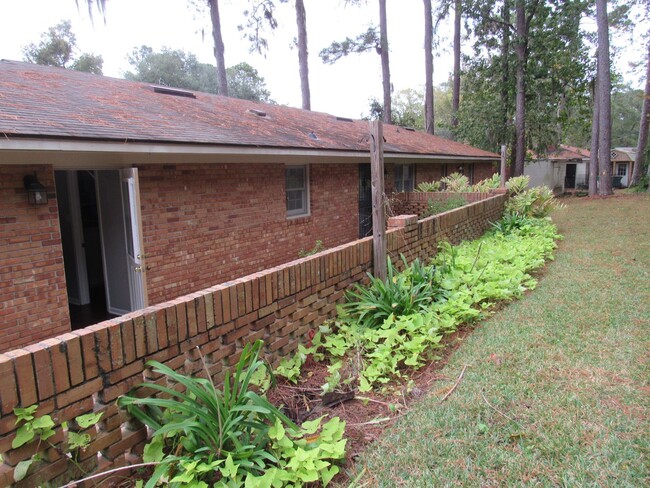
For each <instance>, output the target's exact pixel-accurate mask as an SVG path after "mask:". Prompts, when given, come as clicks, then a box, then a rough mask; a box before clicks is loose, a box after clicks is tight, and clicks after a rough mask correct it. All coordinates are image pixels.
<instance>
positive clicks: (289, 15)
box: [0, 0, 643, 118]
mask: <svg viewBox="0 0 650 488" xmlns="http://www.w3.org/2000/svg"><path fill="white" fill-rule="evenodd" d="M78 1H79V7H80V8H79V9H78V8H77V6H76V4H75V0H22V1H16V0H0V59H14V60H21V59H22V58H23V48H24V47H25V46H26V45H28V44H29V43H31V42H37V41H38V40H39V37H40V35H41V33H42V32H44V31H46V30H47V29H48V28H49V27H51V26H53V25H55V24H57V23H58V22H60V21H61V20H66V19H68V20H70V21H71V22H72V30H73V32H74V33H75V35H76V37H77V45H78V48H79V52H89V53H93V54H101V55H102V56H103V58H104V74H105V75H107V76H115V77H121V76H122V74H123V73H124V71H127V70H129V69H130V66H129V64H128V62H127V60H126V57H127V55H128V54H129V53H131V52H132V51H133V49H134V48H136V47H139V46H141V45H148V46H151V47H152V48H154V50H159V49H160V48H162V47H163V46H166V47H169V48H172V49H183V50H185V51H188V52H191V53H193V54H195V55H196V56H197V57H198V58H199V60H200V61H202V62H205V63H211V64H214V62H215V61H214V56H213V50H212V36H211V27H210V23H209V16H207V15H201V14H200V13H199V12H197V11H196V10H195V9H194V8H193V7H192V6H191V5H190V3H189V2H188V1H187V0H108V2H107V11H106V22H105V23H104V20H103V19H102V18H101V15H99V14H95V18H94V22H91V21H90V18H89V16H88V11H87V8H86V7H85V6H86V0H78ZM219 3H220V8H221V19H222V20H221V22H222V29H223V37H224V43H225V46H226V52H225V57H226V65H227V66H232V65H235V64H237V63H239V62H242V61H246V62H248V63H249V64H251V65H252V66H253V67H255V68H257V70H258V71H259V72H260V74H261V75H262V76H263V77H264V78H265V80H266V84H267V88H268V89H269V90H270V92H271V96H272V98H273V99H274V100H276V101H277V102H278V103H281V104H286V105H291V106H296V107H300V106H301V99H300V81H299V76H298V53H297V50H296V49H292V48H291V46H292V43H293V39H294V38H295V37H296V24H295V13H294V10H293V7H292V2H290V3H288V4H279V2H276V3H277V4H279V5H278V10H277V17H278V19H279V27H278V29H277V30H276V31H275V33H274V34H269V44H270V50H269V52H268V54H267V55H266V57H263V56H260V55H258V54H250V53H249V50H248V47H249V46H248V44H247V42H246V41H244V40H242V37H241V33H240V32H238V30H237V25H239V24H241V23H243V16H242V11H243V10H244V6H245V4H246V2H245V1H244V0H220V2H219ZM434 3H435V2H434ZM387 4H388V7H387V8H388V36H389V42H390V68H391V82H392V84H393V87H394V90H395V91H397V90H401V89H405V88H416V89H418V88H421V86H422V84H423V83H424V49H423V44H424V26H423V20H422V17H423V5H422V2H421V1H420V0H399V1H397V0H388V2H387ZM305 7H306V10H307V31H308V40H309V70H310V72H309V74H310V85H311V95H312V109H313V110H318V111H322V112H328V113H332V114H334V115H339V116H345V117H352V118H359V117H360V116H361V115H362V114H367V112H368V100H369V98H370V97H376V98H378V99H381V98H382V95H381V68H380V61H379V56H378V55H377V54H375V53H366V54H362V55H352V56H349V57H348V58H343V59H342V60H340V61H338V62H337V63H336V64H334V65H324V64H323V63H322V62H321V61H320V59H319V57H318V53H319V51H320V50H321V49H322V48H324V47H326V46H328V45H329V44H330V43H331V42H332V41H333V40H343V39H344V38H345V37H346V36H350V37H354V36H355V35H356V34H358V33H360V32H362V31H364V30H365V29H366V28H367V27H368V26H369V25H370V24H372V23H375V24H377V23H378V18H379V12H378V7H377V2H376V1H374V0H370V1H369V2H368V5H364V6H361V7H344V4H343V1H342V0H306V1H305ZM441 31H442V34H443V36H445V35H447V34H448V33H449V32H448V27H447V26H444V27H443V28H442V29H441ZM204 33H205V35H204ZM628 45H630V43H629V42H628ZM637 47H638V46H637ZM640 47H641V48H642V47H643V46H642V44H640ZM630 49H632V50H635V49H636V48H634V43H632V45H630ZM636 50H637V51H638V49H636ZM641 50H642V49H641ZM434 63H435V75H434V83H435V84H439V83H441V82H444V81H446V80H447V79H448V77H449V73H450V71H451V68H452V56H451V41H450V38H449V36H448V35H447V37H446V38H444V37H443V39H442V42H441V46H440V48H439V49H438V53H437V57H436V59H435V61H434ZM622 69H626V67H625V66H623V67H622Z"/></svg>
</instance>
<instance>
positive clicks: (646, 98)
mask: <svg viewBox="0 0 650 488" xmlns="http://www.w3.org/2000/svg"><path fill="white" fill-rule="evenodd" d="M649 125H650V40H648V60H647V62H646V71H645V92H644V93H643V106H642V108H641V120H640V121H639V139H638V143H637V146H636V161H635V162H634V170H633V171H632V179H631V180H630V186H636V185H638V184H639V180H640V179H641V172H642V171H643V165H644V164H645V149H646V146H647V144H648V126H649ZM648 188H650V185H648ZM648 191H650V190H648Z"/></svg>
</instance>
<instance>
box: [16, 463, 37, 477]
mask: <svg viewBox="0 0 650 488" xmlns="http://www.w3.org/2000/svg"><path fill="white" fill-rule="evenodd" d="M33 462H34V460H33V459H27V460H25V461H20V462H19V463H18V464H16V467H15V468H14V480H15V481H20V480H23V479H25V476H27V471H28V470H29V467H30V466H31V465H32V463H33Z"/></svg>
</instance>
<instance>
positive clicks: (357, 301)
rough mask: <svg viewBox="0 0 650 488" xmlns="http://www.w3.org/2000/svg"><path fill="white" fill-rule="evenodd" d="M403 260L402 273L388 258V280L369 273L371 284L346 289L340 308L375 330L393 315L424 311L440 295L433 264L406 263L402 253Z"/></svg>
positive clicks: (360, 323)
mask: <svg viewBox="0 0 650 488" xmlns="http://www.w3.org/2000/svg"><path fill="white" fill-rule="evenodd" d="M402 259H403V260H404V264H405V270H404V271H402V272H401V273H398V272H397V271H396V270H395V267H394V266H393V263H392V262H391V260H390V258H388V267H387V277H386V280H381V279H379V278H377V277H375V276H373V275H372V274H370V273H368V277H369V278H370V283H369V284H368V285H367V286H360V285H356V286H355V287H354V288H353V289H352V290H349V291H348V292H346V294H345V297H346V303H345V304H343V305H342V306H341V308H342V310H344V311H345V312H346V313H347V314H348V315H349V316H350V317H352V318H354V319H355V320H356V321H357V322H358V324H359V325H361V326H362V327H368V328H375V329H376V328H378V327H380V326H381V325H382V324H383V323H384V321H385V320H386V319H387V318H388V317H390V316H391V315H393V316H395V317H400V316H402V315H411V314H414V313H424V312H426V310H427V309H428V307H429V305H430V304H431V302H432V301H433V300H435V299H436V298H437V297H438V296H439V295H440V289H439V288H438V287H437V286H436V284H435V280H434V277H435V268H434V267H433V266H424V265H423V264H422V263H421V262H420V260H419V259H415V260H414V261H413V262H412V263H411V264H410V265H406V260H405V259H404V257H403V256H402Z"/></svg>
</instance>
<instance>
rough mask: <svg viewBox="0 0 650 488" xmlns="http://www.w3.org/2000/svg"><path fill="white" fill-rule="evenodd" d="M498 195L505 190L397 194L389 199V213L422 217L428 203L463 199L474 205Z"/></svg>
mask: <svg viewBox="0 0 650 488" xmlns="http://www.w3.org/2000/svg"><path fill="white" fill-rule="evenodd" d="M500 193H505V190H493V191H492V192H490V193H476V192H474V193H449V192H444V191H440V192H432V193H427V192H411V193H398V194H396V195H395V196H394V197H393V198H392V199H391V211H392V212H393V214H394V215H410V214H413V215H422V214H423V213H425V212H426V210H427V209H428V207H429V201H432V202H445V201H447V200H449V199H450V198H458V197H463V198H464V199H465V201H467V203H474V202H478V201H481V200H485V199H486V198H491V197H493V196H494V195H496V194H500Z"/></svg>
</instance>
